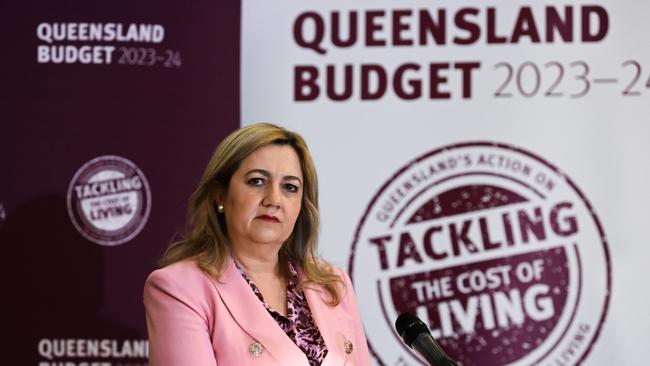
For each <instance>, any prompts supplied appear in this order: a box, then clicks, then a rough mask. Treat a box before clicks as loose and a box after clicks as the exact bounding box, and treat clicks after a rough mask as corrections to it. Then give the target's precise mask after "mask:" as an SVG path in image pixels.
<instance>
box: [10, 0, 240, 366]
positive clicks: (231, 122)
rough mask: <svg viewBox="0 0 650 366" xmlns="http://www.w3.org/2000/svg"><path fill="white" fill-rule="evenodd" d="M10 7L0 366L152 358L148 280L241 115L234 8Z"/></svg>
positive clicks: (135, 361)
mask: <svg viewBox="0 0 650 366" xmlns="http://www.w3.org/2000/svg"><path fill="white" fill-rule="evenodd" d="M2 8H3V14H4V19H3V22H2V25H3V31H2V40H3V42H2V44H3V48H4V50H5V52H3V57H2V58H1V59H2V61H1V62H2V70H3V72H4V74H3V75H4V76H3V85H2V88H1V90H2V108H1V109H0V120H1V121H2V122H1V123H2V124H1V127H0V136H2V143H1V144H0V166H1V167H2V170H3V173H2V184H0V246H2V248H3V253H4V258H5V261H4V264H3V265H2V276H1V278H2V288H3V293H4V295H3V301H2V311H1V313H2V318H3V320H2V330H1V331H0V333H1V334H2V340H3V344H4V347H3V355H2V361H0V363H3V364H11V365H43V366H45V365H54V364H56V365H61V364H64V363H65V365H79V364H91V363H92V362H97V363H92V364H97V365H99V364H101V365H110V364H115V365H137V364H146V356H147V342H146V337H147V336H146V327H145V318H144V308H143V305H142V287H143V285H144V281H145V278H146V276H147V275H148V273H149V272H151V271H152V270H153V269H154V268H155V267H156V260H157V259H158V258H159V257H160V256H161V255H162V252H163V250H164V248H165V247H166V245H167V244H168V243H169V242H170V240H171V237H172V235H173V234H174V232H176V231H177V230H180V229H182V228H183V222H184V217H185V210H186V201H187V199H188V197H189V195H190V194H191V192H192V190H193V188H194V187H195V185H196V183H197V182H198V179H199V177H200V174H201V173H202V170H203V168H204V166H205V164H206V163H207V161H208V159H209V156H210V154H211V153H212V151H213V149H214V148H215V146H216V144H217V143H218V142H219V141H220V140H221V139H222V138H223V137H224V136H225V135H226V134H227V133H229V132H230V131H232V130H234V129H235V128H237V127H238V125H239V122H238V121H239V89H238V88H239V85H238V83H239V81H238V78H237V75H238V73H239V64H238V54H239V18H238V17H239V11H240V7H239V4H238V3H237V2H232V3H224V4H221V3H219V4H217V3H214V2H206V1H199V2H193V3H192V4H180V3H178V2H158V1H157V2H151V1H145V2H137V3H133V2H125V1H119V2H110V3H104V4H99V3H86V2H81V1H68V2H57V3H49V2H34V1H29V2H13V3H11V5H9V4H3V5H2ZM85 362H89V363H85Z"/></svg>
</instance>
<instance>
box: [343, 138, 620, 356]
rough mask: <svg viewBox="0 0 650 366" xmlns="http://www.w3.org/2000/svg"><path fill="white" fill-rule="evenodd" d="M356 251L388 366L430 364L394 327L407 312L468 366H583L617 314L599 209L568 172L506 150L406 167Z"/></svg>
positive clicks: (359, 282) (432, 157)
mask: <svg viewBox="0 0 650 366" xmlns="http://www.w3.org/2000/svg"><path fill="white" fill-rule="evenodd" d="M351 253H352V254H351V256H350V262H349V266H350V268H349V271H350V275H351V277H352V279H353V283H354V285H355V289H356V291H357V297H358V299H359V307H360V308H361V309H363V317H364V320H365V324H366V332H367V334H368V335H369V343H370V346H371V349H372V352H373V354H374V355H375V357H376V359H377V360H378V361H379V363H380V364H382V365H391V366H392V365H421V364H422V361H420V359H419V358H417V357H415V356H414V353H413V352H411V350H410V349H408V348H407V347H406V346H405V345H404V344H403V343H402V341H401V339H400V338H399V336H398V335H397V333H396V332H395V331H394V330H393V322H394V320H395V319H396V318H397V316H398V315H399V314H400V313H403V312H413V313H415V314H417V315H418V317H419V318H420V319H422V320H423V321H424V322H425V323H426V324H427V325H428V326H429V328H430V329H431V332H432V334H433V336H434V338H436V339H437V340H438V341H439V343H440V344H441V345H442V347H443V348H444V349H445V350H446V351H447V353H448V354H449V355H450V356H451V357H452V358H454V359H456V360H457V361H459V362H460V363H462V364H463V365H464V366H470V365H532V364H543V365H568V364H578V363H580V362H581V361H582V360H583V359H584V358H585V357H586V355H587V354H588V353H589V350H590V349H591V347H592V345H593V344H594V342H595V340H596V339H597V338H598V334H599V332H600V329H601V327H602V324H603V321H604V319H605V316H606V314H607V307H608V304H609V296H610V288H611V267H610V259H609V252H608V247H607V239H606V237H605V233H604V231H603V228H602V226H601V224H600V222H599V220H598V217H597V216H596V213H595V211H594V210H593V207H592V206H591V204H590V203H589V201H588V200H587V198H586V197H585V196H584V194H583V193H582V192H581V191H580V189H579V188H578V186H576V184H575V183H574V182H573V181H572V180H571V179H569V177H568V176H566V175H565V174H564V173H563V172H562V171H560V170H559V169H558V168H556V167H555V166H553V165H552V164H550V163H549V162H547V161H545V160H544V159H542V158H540V157H538V156H536V155H534V154H532V153H530V152H528V151H525V150H523V149H521V148H517V147H513V146H509V145H505V144H499V143H491V142H468V143H461V144H455V145H450V146H445V147H442V148H439V149H436V150H434V151H431V152H429V153H427V154H425V155H423V156H421V157H418V158H416V159H415V160H413V161H411V162H409V163H408V164H406V165H405V166H404V167H403V168H401V169H400V170H399V171H398V172H397V173H396V174H395V175H393V176H392V177H391V178H390V179H389V180H388V181H387V182H386V183H385V184H384V185H383V186H382V187H381V189H380V190H379V192H378V193H377V194H376V195H375V196H374V197H373V199H372V201H371V202H370V204H369V206H368V208H367V210H366V212H365V213H364V215H363V217H362V219H361V221H360V223H359V225H358V227H357V231H356V233H355V237H354V241H353V244H352V251H351ZM378 320H381V321H378Z"/></svg>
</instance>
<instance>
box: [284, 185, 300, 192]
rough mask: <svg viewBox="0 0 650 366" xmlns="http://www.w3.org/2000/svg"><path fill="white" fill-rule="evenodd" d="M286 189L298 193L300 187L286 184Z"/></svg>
mask: <svg viewBox="0 0 650 366" xmlns="http://www.w3.org/2000/svg"><path fill="white" fill-rule="evenodd" d="M284 189H286V190H287V191H289V192H298V187H297V186H295V185H293V184H285V185H284Z"/></svg>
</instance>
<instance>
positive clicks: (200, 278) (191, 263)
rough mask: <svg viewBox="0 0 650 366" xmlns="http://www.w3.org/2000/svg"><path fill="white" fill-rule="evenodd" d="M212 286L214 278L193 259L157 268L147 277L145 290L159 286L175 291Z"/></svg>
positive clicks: (188, 290) (159, 287) (158, 287)
mask: <svg viewBox="0 0 650 366" xmlns="http://www.w3.org/2000/svg"><path fill="white" fill-rule="evenodd" d="M206 286H208V287H212V280H211V278H210V277H209V275H208V274H206V273H205V272H204V271H203V270H201V268H200V267H199V265H198V263H197V262H196V261H195V260H192V259H186V260H183V261H179V262H176V263H172V264H170V265H167V266H165V267H162V268H160V269H157V270H155V271H153V272H151V274H149V277H147V280H146V282H145V291H147V289H149V288H157V289H162V290H167V291H173V292H193V291H197V290H205V288H206Z"/></svg>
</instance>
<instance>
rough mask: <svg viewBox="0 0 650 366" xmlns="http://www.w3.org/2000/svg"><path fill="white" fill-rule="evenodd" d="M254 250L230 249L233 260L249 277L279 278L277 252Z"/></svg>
mask: <svg viewBox="0 0 650 366" xmlns="http://www.w3.org/2000/svg"><path fill="white" fill-rule="evenodd" d="M256 249H257V250H247V248H237V247H235V248H232V254H233V258H234V259H235V260H236V261H237V263H239V265H240V266H241V267H242V269H243V270H244V271H245V272H246V273H247V274H249V275H253V276H255V277H258V276H263V277H267V276H274V277H275V276H281V271H280V266H279V259H278V258H279V256H278V252H277V251H275V250H273V251H265V250H259V249H260V248H256Z"/></svg>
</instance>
